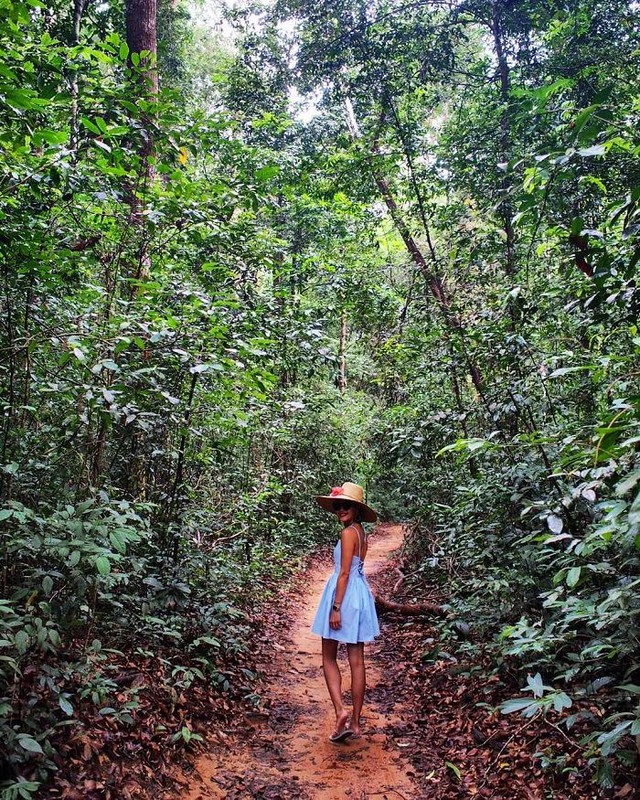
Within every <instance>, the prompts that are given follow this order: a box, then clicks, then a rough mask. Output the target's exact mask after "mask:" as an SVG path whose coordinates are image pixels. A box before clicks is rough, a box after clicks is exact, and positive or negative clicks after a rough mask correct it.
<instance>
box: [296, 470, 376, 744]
mask: <svg viewBox="0 0 640 800" xmlns="http://www.w3.org/2000/svg"><path fill="white" fill-rule="evenodd" d="M316 501H317V502H318V504H319V505H320V506H321V507H322V508H324V509H325V511H331V512H333V513H334V514H336V515H337V517H338V520H339V521H340V524H341V525H342V533H341V534H340V541H339V542H338V543H337V544H336V546H335V549H334V551H333V560H334V563H335V570H334V572H333V575H331V577H330V578H329V580H328V581H327V584H326V586H325V587H324V592H323V593H322V598H321V599H320V605H319V606H318V611H317V612H316V616H315V619H314V621H313V625H312V626H311V630H312V632H313V633H315V634H317V635H318V636H322V669H323V671H324V677H325V680H326V682H327V689H328V690H329V697H330V698H331V702H332V703H333V707H334V709H335V712H336V727H335V730H334V731H333V733H332V734H331V736H330V737H329V740H330V741H331V742H343V741H345V740H346V739H348V738H350V737H354V738H356V737H359V736H360V713H361V711H362V704H363V702H364V690H365V683H366V675H365V666H364V643H365V642H370V641H371V640H372V639H373V638H374V637H376V636H377V635H378V634H379V633H380V628H379V627H378V618H377V616H376V608H375V604H374V601H373V595H372V594H371V589H370V588H369V584H368V583H367V580H366V578H365V577H364V569H363V566H364V559H365V557H366V555H367V535H366V533H365V531H364V528H363V527H362V522H375V521H376V519H377V518H378V516H377V514H376V512H375V511H374V510H373V509H372V508H369V506H368V505H366V504H365V503H364V502H363V491H362V486H358V484H357V483H344V484H343V485H342V486H336V487H334V488H333V489H332V490H331V494H330V495H322V496H320V497H316ZM339 642H345V643H346V645H347V655H348V658H349V668H350V670H351V696H352V701H353V709H352V711H351V714H349V712H348V711H347V710H346V708H345V707H344V704H343V702H342V679H341V675H340V669H339V668H338V661H337V655H338V643H339Z"/></svg>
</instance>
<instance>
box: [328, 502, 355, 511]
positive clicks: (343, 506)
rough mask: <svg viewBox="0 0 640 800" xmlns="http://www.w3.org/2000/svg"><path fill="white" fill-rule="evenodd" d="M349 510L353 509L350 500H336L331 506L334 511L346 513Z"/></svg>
mask: <svg viewBox="0 0 640 800" xmlns="http://www.w3.org/2000/svg"><path fill="white" fill-rule="evenodd" d="M350 508H353V503H352V502H351V500H336V501H335V503H334V504H333V510H334V511H348V510H349V509H350Z"/></svg>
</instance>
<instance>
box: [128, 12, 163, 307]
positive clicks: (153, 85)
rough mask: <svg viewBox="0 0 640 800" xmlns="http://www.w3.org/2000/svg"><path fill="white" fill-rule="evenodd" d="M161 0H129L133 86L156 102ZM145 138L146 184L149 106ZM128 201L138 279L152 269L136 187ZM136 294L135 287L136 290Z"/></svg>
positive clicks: (148, 175) (146, 175)
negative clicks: (134, 232) (135, 57)
mask: <svg viewBox="0 0 640 800" xmlns="http://www.w3.org/2000/svg"><path fill="white" fill-rule="evenodd" d="M157 18H158V4H157V0H127V10H126V29H127V45H128V46H129V65H130V67H131V69H132V71H133V73H134V74H135V75H136V78H135V79H134V90H135V92H136V94H137V96H138V97H140V99H142V100H144V101H145V102H147V103H149V102H153V101H154V100H155V99H156V98H157V95H158V70H157V65H156V60H157V51H158V34H157V24H158V19H157ZM133 53H137V54H138V55H139V56H140V60H139V63H138V64H137V65H136V64H134V63H133V59H132V55H133ZM140 119H141V122H142V127H143V141H142V145H141V147H140V156H141V159H142V165H143V167H142V170H141V174H140V175H139V176H138V182H139V184H141V185H142V186H143V187H144V186H145V185H147V184H148V183H149V182H150V181H151V180H152V179H153V177H154V169H153V165H152V162H151V156H152V154H153V147H154V144H153V134H152V123H153V116H152V114H150V113H149V112H148V111H147V110H145V111H143V113H142V114H141V117H140ZM126 193H127V201H128V203H129V207H130V222H131V225H132V227H134V228H135V229H136V230H137V231H138V239H139V248H138V257H137V265H136V267H135V269H134V272H133V275H132V277H133V278H135V279H136V280H140V279H144V278H146V277H147V276H148V275H149V273H150V269H151V258H150V255H149V242H148V239H147V234H146V231H145V226H144V219H143V217H142V207H141V203H140V200H139V198H138V194H137V192H136V189H135V187H133V186H128V187H127V191H126ZM133 294H134V295H135V291H134V292H133Z"/></svg>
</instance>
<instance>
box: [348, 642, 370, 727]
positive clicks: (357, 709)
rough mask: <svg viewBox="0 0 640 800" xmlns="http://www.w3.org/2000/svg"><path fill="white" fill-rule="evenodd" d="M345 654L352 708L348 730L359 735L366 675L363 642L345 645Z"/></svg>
mask: <svg viewBox="0 0 640 800" xmlns="http://www.w3.org/2000/svg"><path fill="white" fill-rule="evenodd" d="M347 655H348V657H349V667H350V669H351V698H352V701H353V710H352V712H351V724H350V725H349V728H350V730H352V731H353V733H354V735H355V736H359V735H360V714H361V712H362V704H363V703H364V689H365V686H366V683H367V675H366V670H365V666H364V643H363V642H358V644H348V645H347Z"/></svg>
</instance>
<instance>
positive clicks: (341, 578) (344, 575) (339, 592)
mask: <svg viewBox="0 0 640 800" xmlns="http://www.w3.org/2000/svg"><path fill="white" fill-rule="evenodd" d="M357 542H358V534H357V533H356V531H355V529H354V528H353V526H351V525H350V526H349V527H348V528H345V529H344V530H343V531H342V533H341V534H340V552H341V556H340V573H339V574H338V580H337V583H336V594H335V597H334V598H333V606H332V607H331V614H330V615H329V627H330V628H332V629H333V630H339V629H340V605H341V603H342V599H343V598H344V596H345V593H346V591H347V584H348V583H349V573H350V571H351V560H352V559H353V556H354V555H355V552H356V544H357Z"/></svg>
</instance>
